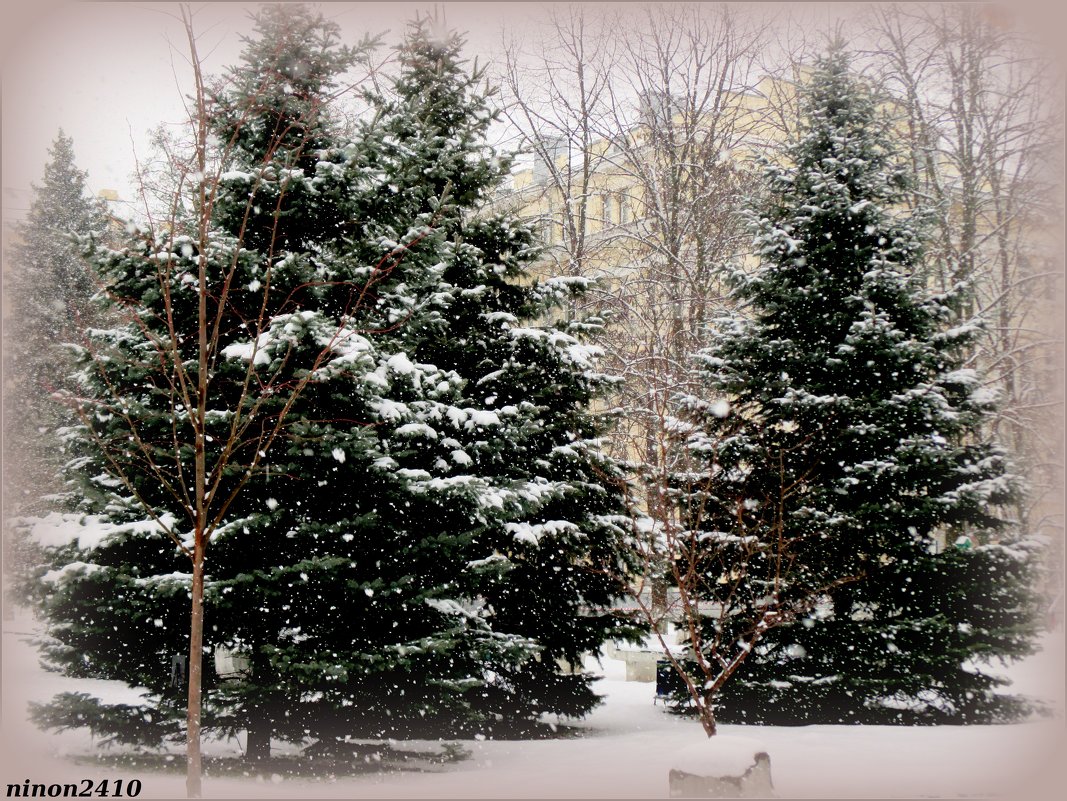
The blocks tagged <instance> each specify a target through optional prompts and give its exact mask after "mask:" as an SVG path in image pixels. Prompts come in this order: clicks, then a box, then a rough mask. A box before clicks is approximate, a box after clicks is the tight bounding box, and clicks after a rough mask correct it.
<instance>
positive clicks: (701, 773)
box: [668, 735, 774, 798]
mask: <svg viewBox="0 0 1067 801" xmlns="http://www.w3.org/2000/svg"><path fill="white" fill-rule="evenodd" d="M672 762H673V764H674V767H673V768H671V771H670V774H669V777H668V780H669V785H670V796H671V798H773V797H774V785H773V783H772V782H771V757H770V755H769V754H768V753H767V752H766V751H765V750H764V748H763V746H762V745H761V744H760V743H759V742H757V741H756V740H751V739H748V738H745V737H723V736H722V735H716V736H715V737H712V738H711V739H709V740H706V741H703V742H700V743H697V744H695V745H692V746H690V747H688V748H685V749H683V750H682V751H679V752H678V753H677V754H675V756H674V758H673V759H672Z"/></svg>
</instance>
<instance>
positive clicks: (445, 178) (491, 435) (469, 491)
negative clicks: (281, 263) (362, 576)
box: [367, 19, 632, 730]
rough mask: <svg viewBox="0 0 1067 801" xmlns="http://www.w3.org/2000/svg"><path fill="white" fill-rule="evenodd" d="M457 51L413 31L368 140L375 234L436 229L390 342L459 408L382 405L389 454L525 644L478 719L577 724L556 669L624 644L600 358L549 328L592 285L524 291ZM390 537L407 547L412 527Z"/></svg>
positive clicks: (479, 103) (483, 597)
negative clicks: (419, 301) (380, 177)
mask: <svg viewBox="0 0 1067 801" xmlns="http://www.w3.org/2000/svg"><path fill="white" fill-rule="evenodd" d="M462 45H463V41H462V39H461V38H460V37H459V36H457V35H455V34H454V33H445V32H444V31H441V30H439V29H438V27H437V23H436V21H435V20H433V19H422V20H419V21H417V22H416V23H414V24H413V25H412V27H411V29H410V31H409V34H408V38H407V41H406V43H405V45H404V47H403V49H402V50H401V74H400V77H399V80H398V81H397V82H396V84H395V86H394V87H393V92H392V95H391V97H390V98H388V99H387V98H379V99H378V100H377V104H378V107H379V110H380V120H378V121H376V122H375V123H373V124H372V126H371V129H370V130H369V131H368V137H369V138H373V139H375V141H376V142H377V147H378V155H377V158H378V162H377V166H378V167H379V168H380V169H381V170H383V172H385V173H386V175H387V176H388V177H389V183H388V185H387V186H386V190H387V191H386V192H385V193H384V194H383V197H382V198H381V207H380V208H379V209H376V210H375V211H374V213H373V214H369V215H368V219H372V220H377V221H378V222H377V223H374V224H368V226H367V238H369V239H371V240H373V239H374V238H375V235H377V236H385V237H389V238H395V237H397V236H398V235H399V234H400V233H402V232H403V231H404V230H405V229H415V230H418V229H421V228H423V227H432V229H433V233H432V235H431V236H429V237H428V238H427V239H426V240H423V241H421V242H420V243H419V246H418V247H416V248H412V249H411V251H410V252H409V253H408V254H407V255H406V257H405V259H404V262H403V264H402V265H401V266H400V268H399V269H400V271H401V272H402V274H403V276H404V279H405V280H406V281H408V282H409V285H410V286H417V287H419V289H418V294H419V295H420V297H422V298H425V302H426V305H425V308H423V309H420V310H419V311H417V312H413V313H411V314H410V316H409V317H408V318H407V319H406V322H404V323H403V324H402V325H401V326H400V328H399V329H398V333H399V334H400V335H401V337H402V339H403V341H404V342H405V343H406V347H407V348H408V353H409V354H410V357H411V359H412V361H414V362H416V363H428V364H434V365H436V366H437V367H438V368H440V369H446V370H448V371H449V372H450V373H451V374H452V375H454V376H456V377H457V378H458V379H459V381H460V383H459V384H458V388H459V391H460V393H461V401H460V402H459V403H457V404H456V405H458V406H459V407H460V408H458V409H457V408H454V407H450V408H441V407H440V406H439V405H436V406H430V407H424V406H423V404H415V403H408V404H407V405H406V407H398V408H396V409H394V410H392V411H393V412H394V413H395V414H397V415H399V417H400V420H401V422H403V423H404V425H403V426H402V427H401V428H399V429H397V430H396V432H395V434H394V436H393V437H392V438H391V440H389V441H388V442H387V443H386V444H387V445H388V448H389V450H388V451H387V455H388V456H389V457H391V459H392V460H395V461H396V462H397V463H398V464H400V465H401V466H402V468H403V469H404V470H409V471H410V470H414V471H416V472H415V473H414V474H412V475H413V476H417V477H416V478H414V480H413V481H412V482H411V484H410V486H409V488H408V489H407V490H406V492H407V494H408V496H409V497H415V498H419V497H420V496H424V497H426V498H428V499H433V498H435V497H436V496H439V495H441V493H442V491H443V490H447V492H446V493H445V494H444V495H443V498H444V500H443V501H437V502H436V503H439V504H440V507H441V510H442V512H445V513H444V514H442V513H441V512H438V513H436V514H435V515H434V516H432V517H423V518H422V520H423V523H430V530H431V531H433V532H434V538H435V540H437V539H439V540H440V541H441V543H445V542H452V541H455V542H456V543H457V545H456V546H453V547H459V546H460V545H461V546H462V548H461V550H459V551H458V552H459V553H464V554H467V556H466V557H465V558H467V559H470V560H472V561H471V562H470V563H469V564H470V565H478V567H477V569H476V572H477V573H478V574H480V576H481V577H480V578H479V581H478V582H477V583H476V584H475V585H474V590H475V591H476V592H477V597H478V598H479V599H480V601H481V602H483V603H484V604H485V608H486V609H487V610H490V611H489V614H490V617H489V620H490V624H491V626H492V628H493V631H494V632H497V633H498V634H507V635H508V636H512V637H516V638H521V639H522V640H524V641H528V642H529V643H531V645H532V647H533V649H534V658H533V659H528V660H525V661H523V662H519V661H515V660H508V661H501V660H497V661H491V662H487V663H486V668H487V669H488V672H487V673H486V674H485V676H486V677H487V678H486V677H479V678H481V681H480V685H481V686H479V687H478V688H477V689H476V691H474V692H471V693H468V694H467V698H468V699H469V702H470V704H471V713H472V715H474V718H473V719H474V720H476V721H478V722H479V725H481V726H486V725H489V726H490V727H491V728H492V729H493V730H503V729H506V728H509V727H510V728H513V729H514V728H522V727H525V726H528V724H530V723H532V722H534V721H535V720H536V719H537V717H538V716H539V715H540V714H542V713H546V712H548V713H555V714H560V715H579V716H580V715H584V714H585V713H586V712H588V711H589V710H590V709H591V708H592V707H593V706H594V705H595V703H596V702H597V697H596V695H595V694H594V693H593V692H592V689H591V687H590V683H591V680H590V678H589V677H588V676H585V675H581V674H573V673H571V672H570V671H569V670H566V669H564V668H563V667H561V665H560V664H559V661H560V660H564V661H565V662H567V663H569V664H571V665H578V664H580V661H581V659H580V657H581V654H582V653H583V652H590V651H591V652H598V651H599V649H600V647H601V645H602V643H603V642H604V641H605V640H606V639H609V638H612V637H620V636H625V635H626V634H627V632H628V631H632V627H631V626H629V625H628V624H624V623H623V622H622V621H621V620H620V619H618V618H617V617H615V616H614V615H612V614H609V613H608V611H607V608H608V607H609V606H610V605H611V601H612V599H613V598H614V597H617V596H619V595H622V594H623V592H624V591H625V584H624V583H623V578H622V573H623V568H624V567H625V560H626V558H627V557H626V556H625V554H626V553H627V550H626V549H625V548H624V545H625V543H624V531H625V519H624V517H623V514H624V512H625V506H624V502H623V498H622V495H621V493H620V487H621V485H622V484H623V480H622V475H621V473H620V470H619V467H618V466H617V465H615V464H614V463H613V462H612V461H611V460H609V459H607V458H605V457H604V456H602V455H601V454H600V452H599V442H598V439H597V438H598V436H599V434H600V430H599V426H600V423H598V422H597V420H596V418H594V417H593V416H592V415H591V414H590V412H589V407H590V404H591V402H592V401H593V399H594V397H595V395H596V394H597V393H598V391H599V390H600V389H601V388H602V387H603V386H604V384H605V380H604V378H603V377H602V376H599V375H597V374H596V373H595V372H593V369H592V361H591V359H592V357H593V356H594V354H595V349H594V348H592V347H590V346H588V345H585V344H582V342H581V339H582V338H583V336H584V334H585V333H587V332H588V331H589V330H590V329H592V328H593V327H595V326H596V322H595V321H584V322H582V321H569V322H568V321H564V322H561V323H559V324H552V325H550V324H547V323H546V322H545V321H546V320H547V319H548V318H549V316H550V312H551V311H552V309H553V308H554V307H556V306H557V305H563V304H565V303H566V302H567V301H568V300H570V299H571V298H572V297H573V296H574V295H575V294H577V293H580V292H581V291H582V290H583V289H584V287H585V284H584V282H583V281H581V280H578V279H572V280H567V279H556V280H549V281H547V282H544V283H538V282H536V281H534V280H532V277H531V275H530V273H529V270H530V268H531V265H532V262H533V261H534V260H535V259H536V257H537V255H538V250H537V248H536V247H535V245H534V242H535V238H534V236H533V234H532V232H531V231H530V230H529V229H528V228H526V227H524V226H521V225H518V224H517V223H516V222H515V221H514V220H511V219H508V218H506V217H498V216H493V215H491V214H489V213H488V212H486V211H485V209H484V207H485V205H486V204H487V202H488V201H489V199H490V196H491V193H492V190H493V189H495V187H497V186H498V185H499V183H500V181H501V180H503V178H504V177H505V176H506V174H507V171H508V167H509V164H508V162H507V160H506V159H502V158H497V157H496V156H495V154H494V153H493V151H492V150H490V149H489V148H487V147H486V146H485V136H486V132H487V129H488V126H489V124H490V122H491V120H492V117H493V115H492V114H491V112H490V110H489V108H488V106H487V95H486V91H485V90H484V89H481V88H480V86H479V85H480V83H481V81H482V76H481V74H480V73H479V71H478V70H477V69H476V68H475V70H474V71H473V72H467V71H466V68H465V66H464V64H463V62H462V61H461V60H460V52H461V49H462ZM453 403H456V402H455V401H453ZM409 421H410V422H409ZM399 435H402V438H401V436H399ZM383 439H384V438H383ZM391 469H392V466H391V464H390V465H389V467H388V468H387V470H391ZM398 472H403V470H401V471H398ZM386 478H387V479H388V480H390V481H395V480H396V479H395V477H394V474H387V476H386V477H383V482H384V480H386ZM452 495H454V496H455V497H454V498H452V497H450V496H452ZM411 503H414V501H411ZM420 503H425V501H420ZM431 521H432V523H431ZM472 523H473V525H472ZM620 524H622V526H621V527H620ZM388 525H390V521H386V520H384V519H383V520H382V527H383V530H385V527H386V526H388ZM391 525H392V526H393V527H394V529H395V535H396V536H399V537H402V538H404V539H408V538H410V533H409V532H408V531H407V526H408V525H410V523H409V522H408V521H407V519H406V518H404V517H397V519H396V520H395V521H392V522H391ZM460 567H461V568H462V565H460ZM450 569H455V568H454V567H453V568H450ZM462 569H463V571H465V572H470V571H471V570H472V568H471V567H466V568H462ZM468 592H469V590H468ZM459 595H461V593H457V596H459ZM483 718H484V720H483ZM493 721H496V723H495V724H494V723H493Z"/></svg>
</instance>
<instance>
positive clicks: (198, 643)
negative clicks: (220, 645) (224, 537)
mask: <svg viewBox="0 0 1067 801" xmlns="http://www.w3.org/2000/svg"><path fill="white" fill-rule="evenodd" d="M192 593H193V606H192V620H191V622H190V625H189V705H188V710H187V713H186V714H187V717H186V720H187V724H188V725H187V730H188V739H187V741H186V752H185V753H186V777H185V792H186V795H187V796H188V797H189V798H199V797H200V796H201V793H202V790H201V781H200V769H201V764H200V684H201V681H200V680H201V675H202V673H203V664H204V661H203V654H204V543H203V541H202V538H201V537H197V543H196V550H195V551H194V554H193V586H192Z"/></svg>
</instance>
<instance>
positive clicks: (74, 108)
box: [0, 0, 1033, 219]
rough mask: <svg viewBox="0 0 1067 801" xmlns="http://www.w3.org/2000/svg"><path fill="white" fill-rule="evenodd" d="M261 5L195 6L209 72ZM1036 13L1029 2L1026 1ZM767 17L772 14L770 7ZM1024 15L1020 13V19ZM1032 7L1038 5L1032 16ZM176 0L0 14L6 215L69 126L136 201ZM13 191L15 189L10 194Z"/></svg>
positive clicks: (385, 13) (478, 6)
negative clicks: (135, 175) (138, 158)
mask: <svg viewBox="0 0 1067 801" xmlns="http://www.w3.org/2000/svg"><path fill="white" fill-rule="evenodd" d="M257 5H258V4H256V3H196V4H193V6H192V7H193V9H194V12H195V26H196V29H197V31H198V32H199V34H200V41H199V44H198V47H199V50H200V54H201V57H202V58H203V59H204V60H205V63H206V68H207V71H208V72H210V73H218V72H221V71H222V70H223V69H224V68H225V67H227V66H230V65H234V64H236V63H237V62H238V59H239V55H240V51H241V42H240V39H239V35H240V34H241V33H249V32H250V31H251V24H250V21H249V20H248V13H249V11H250V10H252V9H254V8H255V7H256V6H257ZM437 5H438V6H439V7H443V8H444V10H445V14H446V17H447V22H448V25H449V27H452V28H455V29H458V30H460V31H463V32H466V33H467V34H468V52H469V53H470V54H471V55H474V54H478V55H481V56H483V57H485V56H488V55H491V54H492V53H493V52H496V51H498V50H499V43H500V41H501V30H502V27H503V26H504V25H505V24H507V27H508V28H509V29H510V32H512V33H514V34H517V35H518V36H519V37H520V38H521V36H522V32H523V30H528V29H529V28H530V27H532V24H533V23H534V22H535V21H536V20H538V19H539V18H544V16H545V4H543V3H501V2H496V3H490V2H483V3H474V2H448V3H443V4H437ZM1024 5H1028V4H1024ZM850 6H851V7H852V8H857V7H861V6H857V4H845V3H841V4H838V3H832V4H827V3H798V4H792V5H791V6H790V10H791V12H793V11H795V10H797V9H800V10H801V11H802V14H803V16H805V17H807V18H808V20H807V21H808V22H809V23H814V24H815V27H818V28H823V27H826V28H829V27H830V23H831V20H832V18H833V17H835V16H837V15H840V14H841V13H842V12H843V11H844V10H846V9H848V8H849V7H850ZM433 7H434V5H433V4H431V3H411V2H398V3H385V2H366V3H350V2H332V3H323V4H321V6H320V8H321V10H322V11H323V13H325V14H326V15H327V16H328V17H331V18H333V19H335V20H336V21H337V22H338V23H339V24H340V25H341V28H342V31H343V35H344V37H345V39H346V40H347V41H352V42H354V41H357V40H358V39H359V38H361V36H362V35H363V34H364V33H368V32H370V33H380V32H382V31H384V30H386V29H390V30H391V31H392V33H393V35H392V36H390V37H389V42H390V43H392V42H395V41H396V40H397V39H398V35H399V33H400V32H401V31H402V29H403V27H404V23H405V21H406V20H409V19H411V18H412V17H413V16H414V14H415V13H416V12H417V11H420V12H423V13H426V12H427V11H429V10H432V9H433ZM763 8H764V9H766V8H767V6H763ZM1015 10H1017V6H1015V7H1013V11H1015ZM1031 10H1033V9H1032V7H1031ZM177 13H178V5H177V4H176V3H136V2H133V3H114V2H112V3H105V2H69V1H68V2H56V0H51V1H50V2H46V1H44V0H22V2H18V3H15V4H14V5H12V4H10V3H8V4H7V5H3V6H2V10H0V15H2V16H0V58H2V68H3V188H4V199H5V208H4V212H5V217H7V218H8V219H10V218H11V217H18V216H21V214H20V211H19V209H17V208H14V206H17V205H20V204H19V203H12V202H11V199H12V198H13V197H18V198H20V199H22V200H23V201H25V202H28V200H29V198H30V192H29V189H30V185H31V183H33V182H39V181H40V179H41V175H42V172H43V169H44V164H45V162H46V161H47V151H48V147H49V145H50V144H51V143H52V141H53V140H54V138H55V136H56V133H57V131H58V130H59V128H60V127H62V128H63V129H64V130H65V132H66V133H67V134H68V135H69V136H71V137H73V139H74V152H75V158H76V161H77V164H78V166H79V167H81V168H82V169H86V170H88V172H89V188H90V189H91V190H92V191H94V192H95V191H98V190H100V189H104V188H108V189H115V190H118V191H119V193H120V194H121V195H122V196H123V198H125V199H127V200H133V199H134V198H133V190H132V182H131V180H130V176H131V174H132V172H133V170H134V164H135V161H134V155H133V153H134V146H136V148H137V150H138V153H140V154H141V155H144V154H145V153H146V152H147V132H148V131H149V130H150V129H151V128H153V127H155V126H156V125H158V124H159V123H161V122H179V121H180V120H181V118H182V96H183V93H185V92H187V91H189V88H190V85H191V78H190V70H189V67H188V64H187V63H186V61H185V58H186V56H187V52H188V50H187V45H186V43H185V40H184V32H183V30H182V28H181V25H180V23H179V21H178V19H177ZM12 190H14V191H12Z"/></svg>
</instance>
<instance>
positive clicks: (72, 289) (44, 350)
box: [4, 130, 107, 516]
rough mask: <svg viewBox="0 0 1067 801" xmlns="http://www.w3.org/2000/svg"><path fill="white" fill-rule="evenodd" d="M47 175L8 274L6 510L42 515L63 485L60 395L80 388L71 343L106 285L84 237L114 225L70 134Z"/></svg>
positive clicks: (62, 137) (20, 229)
mask: <svg viewBox="0 0 1067 801" xmlns="http://www.w3.org/2000/svg"><path fill="white" fill-rule="evenodd" d="M49 155H50V159H49V161H48V164H47V165H46V166H45V172H44V180H43V182H42V184H41V185H40V186H35V187H34V196H33V201H32V203H31V205H30V209H29V212H28V214H27V215H26V218H25V219H24V220H23V221H21V222H20V223H18V224H17V225H15V227H14V234H15V236H14V244H13V245H12V247H11V253H10V256H11V270H10V271H5V284H6V286H5V287H4V290H5V295H6V296H7V297H6V299H5V305H6V306H7V308H8V312H7V313H6V314H5V319H4V340H5V342H4V488H5V512H6V513H7V514H8V515H9V516H10V515H13V514H25V513H29V512H34V511H40V509H41V507H40V501H41V498H42V497H43V496H45V495H47V494H49V493H54V492H56V491H57V490H59V489H60V488H61V486H62V485H61V484H60V483H59V482H57V480H56V476H57V474H58V473H59V467H60V466H61V464H62V461H61V448H60V447H59V439H58V437H57V435H56V429H57V428H59V427H60V426H62V425H64V424H66V423H67V422H69V419H68V417H67V416H66V415H65V414H64V411H63V409H62V407H60V406H58V405H57V404H56V403H55V402H54V401H52V400H51V395H52V393H54V392H56V391H58V390H60V389H63V388H69V387H70V385H71V384H70V380H69V374H70V373H71V372H73V370H74V362H73V359H72V358H71V357H70V355H69V353H67V351H66V350H65V349H64V348H63V347H62V346H61V343H63V342H69V341H72V340H77V338H78V337H79V336H80V335H81V332H82V331H83V330H84V329H85V328H87V327H89V326H90V325H91V323H92V321H93V313H92V308H91V304H90V298H91V297H92V296H93V294H94V293H95V292H96V289H97V287H96V281H95V279H94V277H93V275H92V273H91V271H90V269H89V267H88V266H87V265H86V263H85V261H84V259H83V258H82V255H81V253H80V248H79V246H78V244H77V242H76V240H75V237H74V234H76V233H88V232H95V233H97V234H100V233H102V232H104V230H105V229H106V227H107V214H106V209H105V207H104V203H103V201H101V200H99V199H97V198H94V197H92V196H91V195H90V194H88V191H87V189H86V186H85V179H86V173H85V172H84V171H82V170H79V169H78V168H77V166H76V165H75V163H74V142H73V140H72V139H71V138H70V137H69V136H67V135H66V134H64V133H63V131H62V130H61V131H60V132H59V134H58V135H57V136H56V139H55V141H54V142H53V143H52V147H51V149H50V150H49Z"/></svg>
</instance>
